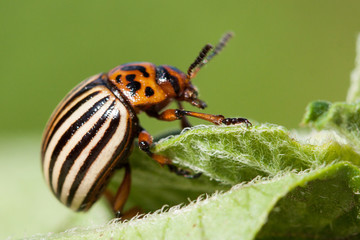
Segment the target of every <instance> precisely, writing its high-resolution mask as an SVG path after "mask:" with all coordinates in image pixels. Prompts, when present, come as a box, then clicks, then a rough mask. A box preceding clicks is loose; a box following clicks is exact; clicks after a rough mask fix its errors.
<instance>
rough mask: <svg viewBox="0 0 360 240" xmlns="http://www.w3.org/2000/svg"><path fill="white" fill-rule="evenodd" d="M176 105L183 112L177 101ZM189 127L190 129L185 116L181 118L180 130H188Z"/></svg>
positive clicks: (180, 104)
mask: <svg viewBox="0 0 360 240" xmlns="http://www.w3.org/2000/svg"><path fill="white" fill-rule="evenodd" d="M177 104H178V106H179V108H180V109H181V110H184V108H183V106H182V103H181V102H179V101H178V102H177ZM190 127H192V126H191V124H190V122H189V120H188V118H187V117H186V116H184V117H182V118H181V128H182V129H184V128H190Z"/></svg>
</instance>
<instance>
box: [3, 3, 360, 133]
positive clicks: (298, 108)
mask: <svg viewBox="0 0 360 240" xmlns="http://www.w3.org/2000/svg"><path fill="white" fill-rule="evenodd" d="M0 19H1V20H0V22H1V27H0V36H1V38H0V70H1V75H2V78H1V79H2V80H1V81H2V86H1V90H0V91H1V93H0V97H1V100H0V104H1V105H0V108H1V109H2V117H1V118H0V132H2V133H4V132H7V133H10V134H21V133H23V132H25V131H26V132H28V131H32V132H39V133H40V132H41V131H42V129H43V127H44V125H45V124H46V121H47V119H48V117H49V116H50V114H51V112H52V111H53V109H54V108H55V106H56V105H57V104H58V102H59V101H60V100H61V99H62V98H63V96H64V95H65V94H66V93H67V92H68V91H69V90H70V89H71V88H73V87H74V86H75V85H76V84H78V83H79V82H80V81H81V80H83V79H85V78H86V77H88V76H91V75H93V74H96V73H98V72H106V71H108V70H110V69H111V68H113V67H115V66H117V65H120V64H123V63H126V62H132V61H150V62H153V63H155V64H169V65H173V66H176V67H178V68H180V69H182V70H183V71H186V69H187V67H188V66H189V65H190V63H191V62H192V61H193V60H194V58H195V56H196V55H197V53H198V52H199V51H200V49H201V47H203V45H204V44H206V43H208V42H210V43H214V44H215V43H216V42H217V41H218V39H219V38H220V37H221V35H222V34H223V33H224V32H225V31H228V30H232V31H234V32H235V34H236V37H235V38H234V39H233V40H232V41H231V42H230V43H229V45H228V47H227V48H226V49H225V50H224V52H223V53H222V54H221V55H220V56H219V57H217V58H216V59H214V60H213V61H212V62H211V63H210V64H208V66H207V67H206V68H204V69H203V70H202V71H201V72H200V73H199V74H198V76H197V78H196V79H195V80H194V82H195V85H197V87H198V88H199V90H200V96H201V98H202V99H204V100H206V101H207V103H208V105H209V107H208V109H206V112H209V113H216V114H224V115H226V116H244V117H247V118H251V119H256V120H257V121H260V122H272V123H277V124H281V125H285V126H286V127H289V128H290V127H297V126H298V123H299V121H300V118H301V116H302V113H303V109H304V107H305V106H306V104H307V103H308V102H309V101H311V100H315V99H327V100H331V101H338V100H343V99H344V98H345V94H346V91H347V87H348V85H349V81H348V79H349V74H350V71H351V69H352V68H353V65H354V64H353V62H354V55H355V51H354V49H355V38H356V35H357V33H358V32H360V2H359V1H239V0H234V1H221V2H213V3H211V2H209V1H186V0H185V1H159V0H158V1H94V0H87V1H70V0H65V1H43V0H41V1H40V0H34V1H4V0H3V1H1V2H0ZM187 106H188V105H187ZM187 108H188V109H191V107H189V106H188V107H187ZM141 120H142V122H143V124H142V125H144V127H146V128H148V129H149V131H151V132H153V133H156V132H158V131H160V130H161V129H167V128H168V127H169V126H175V125H176V124H173V123H161V122H158V121H154V120H149V119H148V118H147V117H143V118H142V119H141ZM195 122H196V121H195ZM197 123H198V122H197Z"/></svg>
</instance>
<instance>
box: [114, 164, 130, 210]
mask: <svg viewBox="0 0 360 240" xmlns="http://www.w3.org/2000/svg"><path fill="white" fill-rule="evenodd" d="M124 168H125V175H124V179H123V181H122V183H121V185H120V187H119V188H118V190H117V192H116V194H115V197H114V200H113V204H112V208H113V211H114V213H115V214H116V215H117V217H120V216H121V215H122V211H123V208H124V205H125V203H126V200H127V199H128V197H129V194H130V186H131V169H130V164H126V165H125V167H124Z"/></svg>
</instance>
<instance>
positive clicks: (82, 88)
mask: <svg viewBox="0 0 360 240" xmlns="http://www.w3.org/2000/svg"><path fill="white" fill-rule="evenodd" d="M102 76H103V74H100V75H99V77H98V78H96V79H94V80H92V81H91V82H89V83H87V84H86V85H83V84H82V83H80V84H79V85H78V86H76V87H75V88H74V89H73V90H71V91H70V93H68V95H67V96H71V95H72V94H74V93H75V94H74V95H73V96H71V98H68V97H66V98H65V99H64V100H63V101H64V102H65V104H64V105H63V106H62V107H61V108H59V109H56V115H55V116H54V117H53V118H52V119H53V121H54V120H56V119H57V118H58V116H59V115H60V114H61V113H62V111H64V109H65V108H66V107H67V106H68V105H69V104H70V103H72V102H73V101H74V99H76V98H78V97H79V96H80V95H82V94H84V93H85V92H87V91H89V90H90V89H92V88H94V87H96V86H98V85H99V81H100V82H101V77H102ZM86 81H87V80H85V81H84V82H86ZM53 133H54V131H52V132H50V131H49V132H48V133H47V135H46V136H45V137H44V139H47V137H48V134H53ZM51 138H52V136H50V138H49V140H48V141H46V143H45V142H44V143H43V144H44V145H45V147H44V146H43V148H42V149H45V151H46V148H47V147H48V145H49V143H50V140H51ZM45 151H44V152H43V153H42V154H45Z"/></svg>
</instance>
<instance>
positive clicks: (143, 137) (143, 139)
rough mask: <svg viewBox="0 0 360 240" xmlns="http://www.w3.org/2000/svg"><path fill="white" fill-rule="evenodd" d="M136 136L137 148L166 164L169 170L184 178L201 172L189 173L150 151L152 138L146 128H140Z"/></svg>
mask: <svg viewBox="0 0 360 240" xmlns="http://www.w3.org/2000/svg"><path fill="white" fill-rule="evenodd" d="M138 138H139V148H140V149H141V150H142V151H144V152H146V153H147V154H148V155H149V156H150V157H151V158H152V159H154V160H155V161H156V162H158V163H160V164H161V165H167V166H168V167H169V170H170V171H171V172H174V173H176V174H177V175H181V176H184V177H186V178H197V177H200V175H201V173H198V174H191V172H190V171H187V170H184V169H181V168H178V167H177V166H175V165H173V164H172V161H171V160H170V159H168V158H167V157H165V156H163V155H160V154H156V153H153V152H151V151H150V146H151V145H152V143H153V139H152V136H151V135H150V134H149V133H148V132H147V131H146V130H144V129H141V131H140V133H139V136H138Z"/></svg>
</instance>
